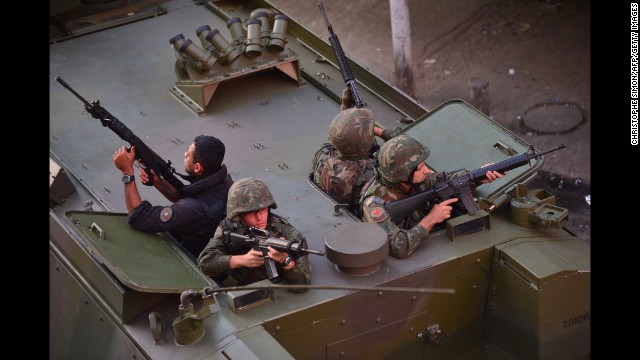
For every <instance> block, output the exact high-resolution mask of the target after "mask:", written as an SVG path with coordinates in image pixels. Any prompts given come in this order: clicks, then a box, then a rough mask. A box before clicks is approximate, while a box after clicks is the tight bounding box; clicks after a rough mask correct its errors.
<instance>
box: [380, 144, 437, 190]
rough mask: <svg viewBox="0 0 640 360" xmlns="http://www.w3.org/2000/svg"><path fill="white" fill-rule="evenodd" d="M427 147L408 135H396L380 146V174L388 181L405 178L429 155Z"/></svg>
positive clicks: (398, 180) (397, 180)
mask: <svg viewBox="0 0 640 360" xmlns="http://www.w3.org/2000/svg"><path fill="white" fill-rule="evenodd" d="M429 154H430V151H429V148H428V147H426V146H424V145H423V144H422V143H421V142H419V141H418V140H416V139H414V138H412V137H411V136H409V135H405V134H403V135H398V136H396V137H394V138H392V139H390V140H389V141H387V142H385V143H384V144H383V145H382V147H381V148H380V155H379V156H378V162H379V167H380V175H381V176H382V177H383V178H384V179H385V180H387V181H389V182H394V183H395V182H400V181H403V180H406V179H407V178H408V177H409V175H411V172H412V171H413V170H415V169H416V168H417V167H418V165H419V164H420V163H421V162H423V161H425V160H426V159H427V157H428V156H429Z"/></svg>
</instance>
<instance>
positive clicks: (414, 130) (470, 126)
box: [403, 100, 547, 201]
mask: <svg viewBox="0 0 640 360" xmlns="http://www.w3.org/2000/svg"><path fill="white" fill-rule="evenodd" d="M403 132H404V133H406V134H409V135H411V136H413V137H414V138H416V139H418V140H420V141H421V142H422V143H423V144H425V145H426V146H427V147H429V149H430V150H431V155H429V158H428V159H427V161H426V163H427V165H429V166H430V167H431V168H433V169H434V170H436V171H454V170H459V169H467V170H475V169H478V168H480V167H482V166H483V165H485V164H490V163H496V162H499V161H502V160H506V159H508V158H510V157H512V156H517V155H521V154H523V153H525V152H526V151H527V149H528V145H527V144H526V143H525V142H524V141H523V140H522V139H520V138H518V137H517V136H516V135H515V134H513V133H512V132H511V131H509V130H508V129H506V128H504V127H502V126H501V125H500V124H498V123H497V122H495V121H493V120H492V119H490V118H489V117H487V116H486V115H484V114H483V113H481V112H479V111H478V110H476V109H475V108H474V107H472V106H471V105H469V104H467V103H465V102H464V101H462V100H451V101H447V102H445V103H443V104H442V105H440V106H438V107H436V108H435V109H433V110H432V111H431V112H430V113H428V114H427V115H425V116H423V117H421V118H420V119H418V120H417V121H415V122H414V123H413V124H411V125H410V126H408V127H407V128H406V129H404V131H403ZM537 150H547V149H537ZM542 162H543V158H542V157H540V158H538V159H534V160H531V164H530V165H524V166H521V167H519V168H516V169H512V170H510V171H509V172H508V174H507V175H506V176H505V177H503V178H502V179H500V180H498V181H494V182H492V183H490V184H484V185H481V186H479V187H478V188H477V190H476V195H477V196H478V197H480V198H486V199H489V200H490V201H493V200H495V199H496V198H498V197H500V196H501V195H502V194H504V193H505V192H507V191H509V190H510V189H511V188H512V187H513V186H514V185H515V184H517V183H521V182H522V183H527V182H529V181H530V180H531V179H532V176H533V175H534V174H535V170H536V169H537V168H538V167H540V166H541V165H542Z"/></svg>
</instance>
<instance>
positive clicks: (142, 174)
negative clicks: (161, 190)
mask: <svg viewBox="0 0 640 360" xmlns="http://www.w3.org/2000/svg"><path fill="white" fill-rule="evenodd" d="M149 170H150V171H151V175H153V184H154V185H156V184H161V180H160V177H159V176H158V175H157V174H156V172H155V171H154V170H153V169H149ZM139 178H140V182H141V183H142V184H144V185H147V183H148V182H149V175H147V172H146V171H144V164H142V163H140V175H139Z"/></svg>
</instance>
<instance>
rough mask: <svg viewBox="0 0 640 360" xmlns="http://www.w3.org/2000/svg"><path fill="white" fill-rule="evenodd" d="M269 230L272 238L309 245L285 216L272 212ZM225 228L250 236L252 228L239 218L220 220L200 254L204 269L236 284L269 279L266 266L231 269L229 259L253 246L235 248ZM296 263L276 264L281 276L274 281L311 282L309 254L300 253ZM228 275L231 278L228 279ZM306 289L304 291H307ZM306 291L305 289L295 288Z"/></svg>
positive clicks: (200, 262)
mask: <svg viewBox="0 0 640 360" xmlns="http://www.w3.org/2000/svg"><path fill="white" fill-rule="evenodd" d="M267 230H269V232H270V233H271V237H274V238H280V237H284V238H285V239H286V240H292V241H295V242H299V243H302V244H305V246H306V241H307V240H306V239H305V237H304V236H303V235H302V234H301V233H300V232H299V231H298V230H296V228H295V227H293V226H292V225H291V224H289V222H288V221H287V220H285V219H283V218H282V217H280V216H278V215H276V214H273V213H271V214H270V215H269V223H268V225H267ZM223 231H232V232H235V233H238V234H242V235H248V234H249V231H248V228H247V227H246V226H245V225H244V224H242V223H241V222H239V221H233V220H230V219H229V218H226V219H224V220H222V221H221V222H220V226H218V228H217V229H216V232H215V234H214V236H213V238H211V240H210V241H209V243H208V244H207V246H206V247H205V248H204V250H203V251H202V253H200V256H199V257H198V267H199V268H200V270H202V272H204V273H205V274H207V275H209V276H210V277H212V278H213V279H215V280H218V281H221V282H226V281H227V280H228V281H230V282H231V283H232V284H230V285H232V286H239V285H247V284H251V283H254V282H256V281H260V280H264V279H268V278H269V276H268V275H267V270H266V268H265V267H264V266H260V267H257V268H246V267H241V268H237V269H231V268H230V266H229V261H230V258H231V256H232V255H242V254H246V253H247V252H248V251H249V250H250V247H248V246H247V247H245V248H234V246H233V244H230V243H227V242H226V241H225V240H224V238H223V235H222V234H223ZM294 260H295V265H294V266H293V267H292V268H291V269H289V270H285V269H283V268H282V265H281V264H279V263H276V268H277V270H278V274H279V276H278V277H277V278H275V279H272V281H273V282H283V281H284V282H285V283H287V284H294V285H305V284H307V285H308V284H310V283H311V268H310V266H309V259H308V255H304V256H300V257H299V258H297V259H295V258H294ZM227 276H228V277H229V279H227ZM303 291H304V290H303ZM295 292H302V291H295Z"/></svg>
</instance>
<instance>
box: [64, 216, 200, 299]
mask: <svg viewBox="0 0 640 360" xmlns="http://www.w3.org/2000/svg"><path fill="white" fill-rule="evenodd" d="M65 221H66V222H67V223H69V224H70V225H71V226H72V227H73V228H74V229H75V230H76V233H77V234H78V235H79V236H81V237H82V238H83V239H84V240H85V242H86V243H87V247H88V250H89V252H90V253H91V254H92V255H93V256H94V257H96V258H97V259H98V260H99V261H100V262H102V263H103V264H104V265H105V266H106V267H107V268H108V269H109V270H110V271H111V272H112V273H113V274H114V275H115V276H116V277H117V278H118V280H120V281H121V282H122V283H123V284H125V285H126V286H128V287H130V288H132V289H134V290H138V291H143V292H153V293H181V292H183V291H184V290H187V289H202V288H204V287H205V286H211V284H210V283H209V280H208V277H207V276H206V275H204V274H203V273H202V272H200V270H199V269H198V268H197V266H196V264H195V263H193V262H192V261H191V260H189V259H188V258H187V257H186V256H184V255H180V254H179V251H180V250H179V249H178V248H177V247H176V246H175V245H173V244H171V240H170V239H168V238H165V237H163V236H161V235H159V234H156V233H145V232H141V231H137V230H135V229H133V228H131V227H130V226H129V224H128V223H127V214H126V213H113V212H97V211H68V212H66V213H65Z"/></svg>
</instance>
